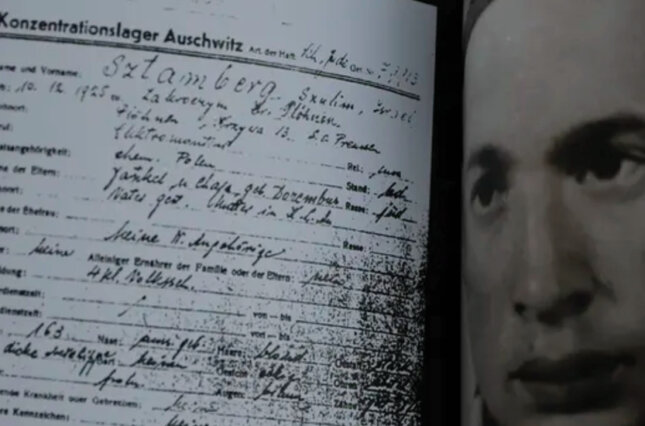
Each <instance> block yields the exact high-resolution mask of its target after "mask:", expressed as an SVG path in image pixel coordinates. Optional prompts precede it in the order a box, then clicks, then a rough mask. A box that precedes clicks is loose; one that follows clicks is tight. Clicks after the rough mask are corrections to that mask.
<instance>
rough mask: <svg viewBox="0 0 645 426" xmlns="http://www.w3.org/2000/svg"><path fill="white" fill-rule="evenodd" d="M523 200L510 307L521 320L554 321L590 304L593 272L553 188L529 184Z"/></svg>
mask: <svg viewBox="0 0 645 426" xmlns="http://www.w3.org/2000/svg"><path fill="white" fill-rule="evenodd" d="M526 199H527V201H526V203H525V207H526V210H525V211H524V212H523V213H524V215H523V216H524V219H523V220H519V222H520V223H519V224H518V228H516V229H517V230H518V231H519V232H518V233H517V240H516V245H517V249H518V250H516V253H515V261H516V265H515V267H516V268H517V269H516V275H515V277H516V278H517V281H516V282H515V288H514V289H513V294H512V297H513V309H514V312H515V314H516V315H518V316H519V317H520V318H522V319H523V320H526V321H536V322H539V323H541V324H544V325H547V326H559V325H561V324H562V323H564V322H566V321H567V320H571V319H575V318H576V317H579V316H580V315H582V314H584V313H585V312H586V311H587V310H588V309H589V307H590V306H591V304H592V303H593V300H594V284H593V276H592V274H591V273H589V270H588V266H587V262H585V259H584V258H582V250H578V249H579V248H580V247H577V245H576V241H577V240H579V238H577V237H576V235H575V234H576V231H575V229H576V227H575V226H574V224H573V223H571V221H570V219H571V216H570V215H569V214H568V213H567V210H566V208H565V207H564V205H563V203H562V198H561V196H560V194H559V192H558V188H557V187H556V186H554V185H539V186H538V185H535V186H532V187H531V188H529V191H528V193H527V195H526Z"/></svg>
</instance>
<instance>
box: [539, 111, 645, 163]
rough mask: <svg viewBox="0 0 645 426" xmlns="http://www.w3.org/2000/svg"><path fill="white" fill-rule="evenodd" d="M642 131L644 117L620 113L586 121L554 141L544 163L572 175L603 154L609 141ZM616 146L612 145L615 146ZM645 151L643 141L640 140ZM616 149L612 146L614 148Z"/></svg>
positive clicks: (610, 146)
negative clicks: (580, 166) (584, 164)
mask: <svg viewBox="0 0 645 426" xmlns="http://www.w3.org/2000/svg"><path fill="white" fill-rule="evenodd" d="M643 132H645V118H643V117H640V116H638V115H634V114H619V115H614V116H609V117H605V118H601V119H598V120H592V121H588V122H585V123H582V124H579V125H577V126H575V127H573V128H572V129H571V130H569V131H567V132H565V133H564V134H563V135H562V136H560V137H559V138H557V139H556V141H555V144H554V146H553V147H552V148H551V150H550V151H549V152H547V155H546V159H547V162H548V163H550V164H551V165H553V166H555V167H556V168H557V169H559V170H561V171H563V172H565V173H568V174H572V173H574V172H575V170H576V169H577V168H578V167H579V165H580V164H581V163H588V162H589V160H590V159H593V158H592V157H594V156H601V155H603V154H606V153H607V152H608V150H609V149H612V142H613V141H614V140H615V139H616V138H617V137H618V136H621V135H627V134H634V133H643ZM614 145H615V144H614ZM643 145H644V147H643V148H645V138H643ZM616 147H617V145H616V146H614V149H615V148H616Z"/></svg>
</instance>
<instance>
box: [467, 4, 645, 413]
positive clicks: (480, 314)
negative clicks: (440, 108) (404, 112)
mask: <svg viewBox="0 0 645 426" xmlns="http://www.w3.org/2000/svg"><path fill="white" fill-rule="evenodd" d="M465 91H466V93H465V164H464V225H465V240H464V266H465V276H464V278H465V289H466V300H467V302H466V303H467V305H466V313H467V316H468V320H469V322H468V326H469V330H470V337H471V343H472V347H473V357H474V363H475V367H476V373H477V378H478V383H479V387H480V390H481V393H482V395H483V397H484V400H485V402H486V404H487V407H488V408H489V410H490V412H491V413H492V415H493V417H495V418H496V419H497V420H498V421H499V422H500V423H501V424H503V425H506V426H526V425H541V426H547V425H548V426H568V425H572V426H573V425H575V426H579V425H582V426H596V425H602V426H642V425H644V424H645V1H643V0H577V1H571V0H495V1H494V2H493V3H492V5H491V6H490V7H489V9H488V10H487V11H486V12H485V13H484V14H483V15H482V16H481V18H480V21H479V22H478V24H477V26H476V27H475V30H474V32H473V34H472V37H471V39H470V45H469V47H468V54H467V67H466V88H465Z"/></svg>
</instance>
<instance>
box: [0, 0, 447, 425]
mask: <svg viewBox="0 0 645 426" xmlns="http://www.w3.org/2000/svg"><path fill="white" fill-rule="evenodd" d="M41 22H44V23H41ZM101 27H106V28H103V29H102V28H101ZM137 29H138V30H141V31H140V32H136V31H134V32H133V31H132V30H137ZM146 31H147V33H146ZM434 34H435V10H434V8H432V7H430V6H427V5H422V4H419V3H414V2H397V1H372V0H370V1H358V0H356V1H346V0H333V1H325V2H319V1H309V0H308V1H303V0H290V1H267V2H264V1H263V2H260V1H250V0H248V1H247V0H245V1H240V0H234V1H233V0H231V1H228V0H227V1H216V2H211V1H190V2H189V1H122V0H119V1H115V0H112V1H109V2H106V1H81V0H65V1H57V2H36V1H25V0H16V1H3V2H2V6H0V53H1V54H0V291H1V293H0V314H1V317H0V318H1V321H0V347H1V348H2V349H3V350H2V353H1V354H0V423H2V424H12V425H41V424H43V425H44V424H61V423H62V424H84V425H118V426H125V425H127V426H131V425H175V426H179V425H190V426H201V425H242V424H243V425H249V424H267V425H274V424H275V425H277V424H303V425H308V424H313V425H344V424H384V425H385V424H391V425H402V424H418V423H419V422H420V417H419V412H420V405H419V402H420V399H419V398H420V392H421V382H420V380H421V377H420V368H421V365H422V362H423V358H422V347H423V321H424V298H423V285H424V282H425V279H426V274H425V262H426V240H427V223H428V211H429V201H430V200H429V198H430V152H431V143H430V137H431V129H432V121H431V117H432V97H433V88H432V85H433V80H434V70H433V67H434V37H435V35H434ZM184 35H190V36H191V37H196V38H197V42H196V43H195V44H191V45H181V44H179V42H178V40H179V37H182V40H185V39H184V38H183V37H184ZM137 37H140V38H141V39H137ZM204 38H207V39H209V40H210V42H206V41H204ZM218 40H219V41H218ZM209 44H210V45H209Z"/></svg>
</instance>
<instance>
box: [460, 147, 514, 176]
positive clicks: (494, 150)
mask: <svg viewBox="0 0 645 426" xmlns="http://www.w3.org/2000/svg"><path fill="white" fill-rule="evenodd" d="M511 163H512V161H511V155H510V153H509V152H508V151H506V150H505V149H504V148H501V147H497V146H495V145H484V146H482V147H481V148H478V149H477V150H475V151H474V152H473V153H472V154H471V155H470V157H469V158H468V160H467V162H466V169H467V170H470V169H472V168H474V167H480V168H482V169H484V170H496V171H499V172H503V173H505V172H506V171H508V169H509V168H510V166H511Z"/></svg>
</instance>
